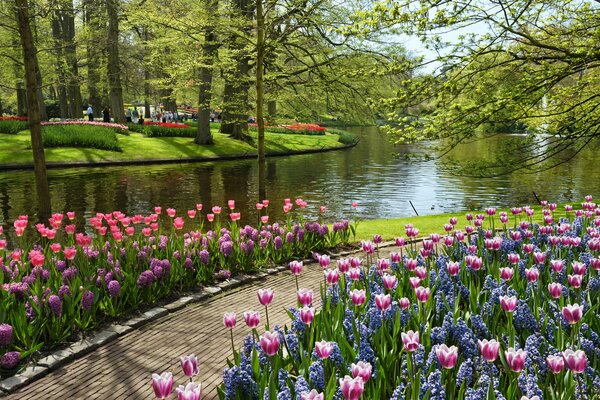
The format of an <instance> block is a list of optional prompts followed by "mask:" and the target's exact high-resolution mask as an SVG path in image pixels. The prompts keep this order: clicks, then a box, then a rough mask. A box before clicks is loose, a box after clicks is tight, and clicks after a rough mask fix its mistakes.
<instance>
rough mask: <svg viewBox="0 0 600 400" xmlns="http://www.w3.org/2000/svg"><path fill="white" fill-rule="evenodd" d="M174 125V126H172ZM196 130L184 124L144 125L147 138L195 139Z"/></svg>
mask: <svg viewBox="0 0 600 400" xmlns="http://www.w3.org/2000/svg"><path fill="white" fill-rule="evenodd" d="M172 125H175V126H172ZM197 133H198V130H197V129H196V128H191V127H189V126H188V125H185V124H173V123H164V124H163V123H162V122H161V123H160V124H149V125H144V134H145V135H146V136H148V137H196V134H197Z"/></svg>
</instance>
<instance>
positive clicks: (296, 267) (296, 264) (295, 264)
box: [290, 261, 303, 275]
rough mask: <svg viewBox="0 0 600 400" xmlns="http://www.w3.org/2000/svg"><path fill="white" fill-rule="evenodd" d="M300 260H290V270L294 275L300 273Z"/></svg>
mask: <svg viewBox="0 0 600 400" xmlns="http://www.w3.org/2000/svg"><path fill="white" fill-rule="evenodd" d="M302 266H303V264H302V261H292V262H290V271H291V272H292V274H294V275H300V273H301V272H302Z"/></svg>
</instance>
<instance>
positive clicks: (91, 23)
mask: <svg viewBox="0 0 600 400" xmlns="http://www.w3.org/2000/svg"><path fill="white" fill-rule="evenodd" d="M84 5H85V14H84V20H85V23H86V25H87V26H88V31H89V32H90V37H89V38H88V40H87V43H86V53H87V90H88V104H89V105H91V106H92V109H94V110H96V112H97V113H98V112H100V110H102V104H103V99H102V95H101V94H100V91H99V90H98V85H99V83H100V73H99V72H98V68H99V67H100V62H101V60H100V49H99V48H98V46H99V45H100V43H101V42H102V41H103V40H102V38H101V37H99V35H98V34H99V33H100V32H101V30H102V27H101V24H100V23H99V14H100V12H99V11H100V10H99V8H100V2H99V1H96V0H84ZM82 108H83V107H82Z"/></svg>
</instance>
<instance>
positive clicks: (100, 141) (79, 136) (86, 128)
mask: <svg viewBox="0 0 600 400" xmlns="http://www.w3.org/2000/svg"><path fill="white" fill-rule="evenodd" d="M42 140H43V142H44V146H45V147H86V148H92V149H100V150H110V151H123V150H122V149H121V147H120V146H119V142H118V140H117V134H116V133H115V131H114V130H112V129H107V128H105V127H102V126H94V125H64V124H53V125H45V126H43V127H42Z"/></svg>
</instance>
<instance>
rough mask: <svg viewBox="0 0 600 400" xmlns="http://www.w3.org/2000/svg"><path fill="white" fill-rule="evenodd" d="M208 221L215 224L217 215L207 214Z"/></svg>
mask: <svg viewBox="0 0 600 400" xmlns="http://www.w3.org/2000/svg"><path fill="white" fill-rule="evenodd" d="M206 219H207V220H208V222H213V221H214V220H215V215H214V214H206Z"/></svg>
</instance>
